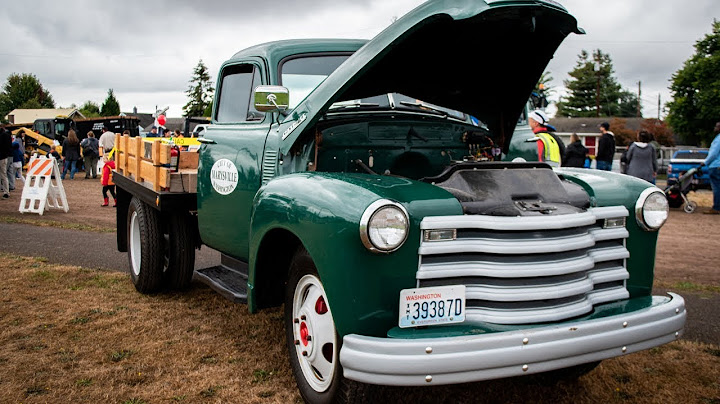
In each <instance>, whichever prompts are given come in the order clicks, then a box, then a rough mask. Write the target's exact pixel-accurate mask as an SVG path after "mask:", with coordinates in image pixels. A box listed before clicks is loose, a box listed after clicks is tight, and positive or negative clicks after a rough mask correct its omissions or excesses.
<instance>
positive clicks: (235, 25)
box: [0, 0, 720, 117]
mask: <svg viewBox="0 0 720 404" xmlns="http://www.w3.org/2000/svg"><path fill="white" fill-rule="evenodd" d="M560 2H561V3H562V4H563V5H564V6H565V7H566V8H567V9H568V10H569V11H570V12H571V13H572V14H573V15H575V17H576V18H577V19H578V22H579V25H580V26H581V27H582V28H584V29H585V31H586V32H587V35H571V36H570V37H569V38H568V39H566V41H565V42H564V43H563V45H561V47H560V49H559V50H558V52H557V53H556V55H555V58H554V59H553V61H552V62H551V63H550V65H549V67H548V70H549V71H550V72H551V75H552V76H553V77H554V81H553V82H552V83H551V85H552V86H554V87H555V89H556V97H557V95H559V94H562V93H563V88H562V86H563V80H566V79H567V78H568V75H567V73H568V72H569V71H570V70H572V69H573V67H574V66H575V63H576V62H577V59H578V58H577V55H578V54H579V53H580V51H581V50H583V49H586V50H588V51H592V50H593V49H598V48H599V49H601V50H603V52H605V53H608V54H609V55H610V56H611V58H612V60H613V65H614V67H615V77H616V78H617V79H618V81H619V82H620V84H622V86H623V87H625V88H626V89H628V90H631V91H633V92H636V91H637V88H638V84H637V83H638V81H641V82H642V100H643V114H644V115H645V116H646V117H655V116H657V114H658V108H657V100H658V95H660V96H661V100H662V103H663V104H664V103H665V102H667V101H668V100H669V97H670V92H669V91H668V85H669V80H670V78H671V76H672V74H673V73H674V72H675V71H677V70H678V69H679V68H681V67H682V64H683V62H684V61H685V60H686V59H687V58H688V57H690V56H691V55H692V54H693V52H694V48H693V44H694V43H695V41H697V40H698V39H700V38H702V37H703V36H704V35H705V34H707V33H709V32H710V31H711V24H712V21H713V18H717V19H720V1H718V0H691V1H689V2H684V3H681V2H678V1H677V0H631V1H628V0H564V1H563V0H560ZM421 3H422V1H421V0H392V1H387V0H352V1H348V0H332V1H331V0H312V1H309V0H304V1H303V0H301V1H297V0H295V1H288V2H257V1H247V0H239V1H227V0H205V1H202V2H199V1H188V0H175V1H170V0H144V1H140V0H125V1H122V2H120V1H106V0H66V1H62V2H57V1H49V0H48V1H41V0H23V1H11V2H6V4H3V7H2V8H0V24H1V26H2V27H3V29H2V35H0V38H2V39H0V41H2V42H1V43H2V47H0V80H2V82H3V83H4V81H5V79H6V78H7V76H8V75H9V74H11V73H13V72H15V73H33V74H35V75H36V76H37V77H38V78H39V79H40V81H41V82H42V84H43V85H44V86H45V88H47V89H48V90H49V91H50V93H51V94H52V95H53V97H54V99H55V101H56V103H57V104H58V106H62V107H67V106H70V104H73V103H74V104H76V105H81V104H83V103H84V102H85V101H87V100H92V101H95V102H97V103H98V104H101V103H102V102H103V100H104V99H105V97H106V95H107V91H108V89H109V88H113V89H114V92H115V95H116V96H117V98H118V100H119V101H120V106H121V108H122V110H123V111H131V110H132V108H133V107H134V106H136V107H137V108H138V110H139V112H153V111H154V110H155V106H158V107H160V108H164V107H167V106H169V107H170V109H169V110H168V116H171V117H178V116H180V115H181V114H182V106H183V105H184V104H185V103H186V102H187V98H186V95H185V94H184V91H185V90H186V89H187V88H188V81H189V79H190V77H191V75H192V71H193V68H194V67H195V66H196V65H197V62H198V60H199V59H202V60H203V61H204V62H205V64H206V65H207V66H208V68H209V70H210V72H211V74H212V76H213V80H214V79H215V78H216V75H217V71H218V69H219V67H220V64H221V63H222V62H223V61H224V60H226V59H227V58H229V57H230V56H232V54H234V53H235V52H236V51H238V50H240V49H243V48H245V47H248V46H251V45H254V44H257V43H261V42H266V41H271V40H278V39H288V38H317V37H338V38H367V39H370V38H372V37H373V36H375V35H376V34H377V33H379V32H380V31H381V30H382V29H384V28H385V27H387V26H388V25H389V24H390V23H391V22H392V20H393V18H396V17H401V16H402V15H403V14H405V13H407V12H408V11H410V10H411V9H413V8H415V7H416V6H417V5H419V4H421Z"/></svg>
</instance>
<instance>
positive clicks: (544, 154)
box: [528, 109, 565, 167]
mask: <svg viewBox="0 0 720 404" xmlns="http://www.w3.org/2000/svg"><path fill="white" fill-rule="evenodd" d="M528 123H529V124H530V128H531V129H532V131H533V133H534V134H535V136H537V137H538V138H539V140H538V141H537V146H538V159H539V160H540V161H542V162H545V163H547V164H549V165H551V166H553V167H560V164H561V163H562V156H563V155H565V144H564V143H563V141H562V140H561V139H560V138H559V137H557V135H555V134H554V133H553V131H554V130H555V128H554V127H552V126H551V125H550V124H549V123H548V117H547V115H545V112H543V111H541V110H539V109H536V110H535V111H533V112H531V113H530V115H528Z"/></svg>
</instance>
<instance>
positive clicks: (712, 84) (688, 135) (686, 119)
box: [667, 20, 720, 145]
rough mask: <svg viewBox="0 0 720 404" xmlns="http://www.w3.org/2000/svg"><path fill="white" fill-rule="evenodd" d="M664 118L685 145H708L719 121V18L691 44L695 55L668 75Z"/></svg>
mask: <svg viewBox="0 0 720 404" xmlns="http://www.w3.org/2000/svg"><path fill="white" fill-rule="evenodd" d="M671 82H672V83H671V85H670V91H671V93H672V97H673V99H672V101H670V102H669V103H668V104H667V106H668V108H669V113H668V116H667V121H668V123H669V124H670V126H671V127H672V128H673V130H674V131H675V133H677V134H678V136H679V137H680V138H681V139H682V140H683V141H684V142H685V143H688V144H699V143H704V144H706V145H707V144H709V143H710V142H711V141H712V139H713V136H712V135H713V133H712V132H713V128H714V127H715V122H717V121H719V120H720V21H717V20H714V21H713V24H712V33H710V34H707V35H705V37H704V38H703V39H701V40H699V41H697V42H696V43H695V54H694V55H692V56H691V57H690V59H688V60H686V61H685V64H684V65H683V67H682V68H681V69H680V70H678V71H677V72H675V74H673V76H672V80H671Z"/></svg>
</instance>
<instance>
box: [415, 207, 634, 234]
mask: <svg viewBox="0 0 720 404" xmlns="http://www.w3.org/2000/svg"><path fill="white" fill-rule="evenodd" d="M628 215H629V213H628V211H627V209H626V208H625V207H624V206H607V207H601V208H590V209H588V210H587V211H586V212H582V213H574V214H569V215H557V216H546V215H544V216H484V215H465V216H458V215H455V216H429V217H426V218H424V219H423V220H422V222H421V223H420V228H421V229H422V230H429V229H488V230H520V231H522V230H554V229H567V228H571V227H581V226H590V225H592V224H595V222H597V221H598V220H600V219H607V218H611V217H626V216H628Z"/></svg>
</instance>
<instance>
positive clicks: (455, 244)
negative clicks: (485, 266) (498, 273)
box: [418, 234, 595, 255]
mask: <svg viewBox="0 0 720 404" xmlns="http://www.w3.org/2000/svg"><path fill="white" fill-rule="evenodd" d="M594 245H595V239H594V238H593V236H592V234H582V235H580V236H571V237H554V238H543V239H530V240H517V239H515V240H512V239H508V240H497V239H477V238H476V239H458V240H452V241H446V242H444V243H442V244H441V243H436V244H430V243H423V244H422V245H420V249H419V250H418V253H419V254H420V255H434V254H453V253H492V254H542V253H555V252H566V251H573V250H579V249H581V248H590V247H592V246H594Z"/></svg>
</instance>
